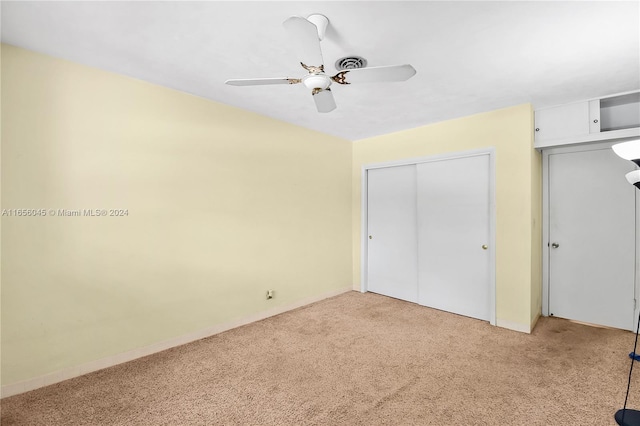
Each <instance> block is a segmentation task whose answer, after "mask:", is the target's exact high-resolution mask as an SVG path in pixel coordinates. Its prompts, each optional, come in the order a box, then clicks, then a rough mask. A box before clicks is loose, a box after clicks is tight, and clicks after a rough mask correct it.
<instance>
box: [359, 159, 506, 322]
mask: <svg viewBox="0 0 640 426" xmlns="http://www.w3.org/2000/svg"><path fill="white" fill-rule="evenodd" d="M481 155H488V156H489V242H488V244H489V250H488V251H489V323H490V324H491V325H496V191H495V188H496V172H495V171H496V167H495V165H496V158H495V157H496V150H495V148H494V147H488V148H481V149H474V150H469V151H460V152H448V153H444V154H436V155H430V156H427V157H413V158H405V159H400V160H393V161H385V162H382V163H370V164H364V165H363V166H362V167H361V175H360V177H361V187H360V188H361V197H360V292H361V293H366V292H367V280H368V276H367V275H368V266H369V265H368V260H369V252H368V244H369V240H368V238H367V235H368V234H367V232H368V229H369V226H368V225H369V224H368V221H367V218H368V181H367V176H368V175H367V172H368V171H369V170H373V169H382V168H386V167H395V166H409V165H414V164H421V163H430V162H434V161H446V160H455V159H458V158H466V157H477V156H481Z"/></svg>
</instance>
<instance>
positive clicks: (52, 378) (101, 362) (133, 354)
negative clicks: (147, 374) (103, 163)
mask: <svg viewBox="0 0 640 426" xmlns="http://www.w3.org/2000/svg"><path fill="white" fill-rule="evenodd" d="M349 291H353V287H352V286H349V287H344V288H341V289H338V290H334V291H330V292H328V293H325V294H322V295H320V296H313V297H308V298H306V299H303V300H300V301H298V302H295V303H292V304H290V305H286V306H279V307H275V308H273V309H269V310H267V311H263V312H258V313H256V314H253V315H249V316H248V317H245V318H242V319H238V320H234V321H229V322H226V323H223V324H218V325H215V326H213V327H210V328H207V329H204V330H200V331H196V332H193V333H189V334H185V335H182V336H178V337H174V338H172V339H169V340H165V341H163V342H158V343H154V344H152V345H149V346H145V347H143V348H138V349H133V350H131V351H128V352H124V353H121V354H117V355H112V356H109V357H106V358H102V359H98V360H95V361H90V362H87V363H84V364H81V365H77V366H73V367H67V368H64V369H62V370H60V371H56V372H53V373H49V374H45V375H44V376H39V377H34V378H32V379H28V380H24V381H22V382H17V383H12V384H9V385H4V386H2V389H1V391H0V393H1V395H2V398H6V397H9V396H13V395H17V394H20V393H24V392H28V391H32V390H34V389H38V388H41V387H44V386H49V385H52V384H54V383H58V382H62V381H64V380H68V379H73V378H74V377H79V376H82V375H84V374H88V373H91V372H94V371H98V370H102V369H104V368H108V367H113V366H114V365H118V364H122V363H125V362H128V361H133V360H134V359H138V358H142V357H144V356H147V355H152V354H154V353H157V352H162V351H164V350H167V349H170V348H173V347H176V346H180V345H184V344H187V343H191V342H195V341H196V340H200V339H204V338H207V337H210V336H213V335H216V334H219V333H222V332H224V331H228V330H231V329H233V328H237V327H241V326H243V325H247V324H250V323H252V322H256V321H260V320H263V319H266V318H269V317H272V316H275V315H279V314H282V313H284V312H287V311H291V310H293V309H298V308H301V307H303V306H306V305H309V304H311V303H315V302H319V301H321V300H324V299H328V298H330V297H334V296H338V295H340V294H343V293H347V292H349Z"/></svg>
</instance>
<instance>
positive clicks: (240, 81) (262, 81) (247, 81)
mask: <svg viewBox="0 0 640 426" xmlns="http://www.w3.org/2000/svg"><path fill="white" fill-rule="evenodd" d="M301 81H302V80H301V79H299V78H286V77H282V78H280V77H276V78H236V79H231V80H227V81H225V84H229V85H231V86H263V85H267V84H297V83H300V82H301Z"/></svg>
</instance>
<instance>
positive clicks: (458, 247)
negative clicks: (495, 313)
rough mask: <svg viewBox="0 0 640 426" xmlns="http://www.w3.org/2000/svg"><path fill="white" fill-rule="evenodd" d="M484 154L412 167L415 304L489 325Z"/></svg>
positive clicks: (486, 167)
mask: <svg viewBox="0 0 640 426" xmlns="http://www.w3.org/2000/svg"><path fill="white" fill-rule="evenodd" d="M489 173H490V159H489V155H488V154H486V155H476V156H470V157H462V158H454V159H447V160H442V161H432V162H428V163H422V164H418V165H417V182H418V185H417V207H418V247H419V259H418V276H419V285H418V294H419V300H418V303H420V304H421V305H425V306H429V307H432V308H436V309H441V310H444V311H448V312H453V313H456V314H460V315H465V316H469V317H473V318H478V319H482V320H486V321H488V320H490V306H491V305H490V299H489V297H490V287H489V286H490V281H489V279H490V275H489V274H490V265H489V262H490V255H489V247H488V244H489V223H490V222H489V221H490V211H489V207H490V199H489V196H490V192H489V185H490V174H489Z"/></svg>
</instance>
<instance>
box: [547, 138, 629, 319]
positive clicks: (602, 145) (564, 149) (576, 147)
mask: <svg viewBox="0 0 640 426" xmlns="http://www.w3.org/2000/svg"><path fill="white" fill-rule="evenodd" d="M624 140H625V139H616V140H612V141H607V142H592V143H581V144H572V145H565V146H559V147H549V148H543V149H542V315H543V316H545V317H547V316H549V293H550V291H549V281H550V277H549V255H550V250H549V244H550V239H549V209H550V205H549V184H550V181H549V155H552V154H569V153H572V152H584V151H593V150H601V149H611V146H612V145H615V144H617V143H619V142H624ZM620 178H621V179H624V176H620ZM635 200H636V215H635V217H636V229H635V236H636V256H635V258H636V262H635V263H636V264H635V273H634V286H633V298H634V300H635V309H634V310H633V315H634V319H633V321H634V325H635V321H636V318H638V315H640V303H638V295H640V260H639V259H638V257H639V256H638V255H639V254H640V218H639V217H638V216H639V215H638V213H640V194H638V191H636V193H635Z"/></svg>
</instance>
